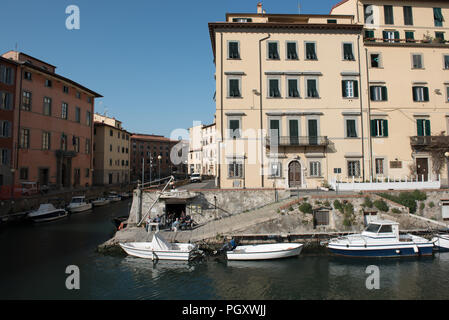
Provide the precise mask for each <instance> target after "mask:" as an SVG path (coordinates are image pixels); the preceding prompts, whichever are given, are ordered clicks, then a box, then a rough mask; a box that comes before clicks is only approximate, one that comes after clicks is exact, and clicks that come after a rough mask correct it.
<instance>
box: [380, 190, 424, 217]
mask: <svg viewBox="0 0 449 320" xmlns="http://www.w3.org/2000/svg"><path fill="white" fill-rule="evenodd" d="M379 195H380V196H381V197H383V198H385V199H389V200H391V201H394V202H397V203H400V204H402V205H403V206H406V207H407V208H409V209H410V213H416V209H417V205H416V201H424V200H426V199H427V195H426V193H425V192H422V191H419V190H415V191H413V192H401V193H400V194H399V196H395V195H391V194H388V193H381V194H379Z"/></svg>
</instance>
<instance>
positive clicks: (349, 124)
mask: <svg viewBox="0 0 449 320" xmlns="http://www.w3.org/2000/svg"><path fill="white" fill-rule="evenodd" d="M346 136H347V137H348V138H356V137H357V132H356V129H355V120H352V119H351V120H346Z"/></svg>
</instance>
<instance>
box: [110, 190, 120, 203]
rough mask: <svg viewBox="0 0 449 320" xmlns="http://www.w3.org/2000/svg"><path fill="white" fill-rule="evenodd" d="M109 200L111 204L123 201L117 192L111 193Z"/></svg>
mask: <svg viewBox="0 0 449 320" xmlns="http://www.w3.org/2000/svg"><path fill="white" fill-rule="evenodd" d="M108 199H109V200H110V201H111V202H118V201H121V200H122V197H121V196H119V195H118V194H117V193H115V192H110V193H109V196H108Z"/></svg>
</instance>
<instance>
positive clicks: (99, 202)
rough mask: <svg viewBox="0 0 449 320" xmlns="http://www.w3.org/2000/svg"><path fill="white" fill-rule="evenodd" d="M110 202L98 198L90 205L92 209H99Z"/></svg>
mask: <svg viewBox="0 0 449 320" xmlns="http://www.w3.org/2000/svg"><path fill="white" fill-rule="evenodd" d="M110 202H111V200H109V199H106V198H98V199H97V200H94V201H92V205H93V206H94V207H101V206H104V205H107V204H108V203H110Z"/></svg>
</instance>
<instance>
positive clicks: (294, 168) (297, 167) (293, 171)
mask: <svg viewBox="0 0 449 320" xmlns="http://www.w3.org/2000/svg"><path fill="white" fill-rule="evenodd" d="M288 185H289V187H290V188H300V187H301V185H302V183H301V164H300V163H299V162H298V161H292V162H291V163H290V164H289V165H288Z"/></svg>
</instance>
